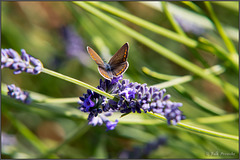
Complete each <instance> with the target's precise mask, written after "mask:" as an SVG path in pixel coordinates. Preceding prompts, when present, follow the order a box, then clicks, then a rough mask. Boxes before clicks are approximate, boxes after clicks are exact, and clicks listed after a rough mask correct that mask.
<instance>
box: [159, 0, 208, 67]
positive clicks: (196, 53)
mask: <svg viewBox="0 0 240 160" xmlns="http://www.w3.org/2000/svg"><path fill="white" fill-rule="evenodd" d="M162 7H163V12H164V13H165V14H166V16H167V18H168V20H169V21H170V23H171V25H172V26H173V28H174V29H175V31H176V32H177V33H179V34H180V35H182V36H184V37H187V35H186V34H185V32H184V31H183V30H182V28H181V27H180V26H179V25H178V23H177V22H176V21H175V19H174V18H173V16H172V14H171V13H170V12H169V10H168V8H167V3H166V2H164V1H163V2H162ZM187 38H188V37H187ZM189 49H190V51H191V52H192V53H193V55H194V56H195V57H196V58H197V59H198V60H199V61H200V62H201V63H202V64H203V65H204V67H209V65H208V64H207V62H206V61H205V60H204V59H203V57H202V56H201V55H200V54H199V53H198V51H197V50H196V49H194V48H191V47H190V48H189Z"/></svg>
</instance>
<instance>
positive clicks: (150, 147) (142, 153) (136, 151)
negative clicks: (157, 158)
mask: <svg viewBox="0 0 240 160" xmlns="http://www.w3.org/2000/svg"><path fill="white" fill-rule="evenodd" d="M166 142H167V138H166V137H162V136H159V137H158V138H157V139H155V140H154V141H151V142H148V143H146V144H145V145H144V146H142V147H140V146H136V147H133V149H132V150H124V151H122V152H121V153H120V155H119V158H120V159H132V158H134V159H139V158H141V159H145V158H148V156H149V154H151V152H153V151H155V150H157V149H158V148H159V147H160V146H163V145H165V144H166Z"/></svg>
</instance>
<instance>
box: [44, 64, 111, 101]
mask: <svg viewBox="0 0 240 160" xmlns="http://www.w3.org/2000/svg"><path fill="white" fill-rule="evenodd" d="M42 72H44V73H46V74H49V75H52V76H54V77H58V78H60V79H63V80H65V81H68V82H71V83H74V84H77V85H79V86H82V87H85V88H87V89H90V90H92V91H94V92H96V93H98V94H101V95H103V96H105V97H107V98H110V99H113V98H114V96H112V95H110V94H108V93H106V92H104V91H102V90H100V89H97V88H95V87H93V86H91V85H89V84H87V83H84V82H81V81H79V80H77V79H74V78H71V77H68V76H65V75H63V74H61V73H57V72H54V71H52V70H49V69H46V68H43V70H42Z"/></svg>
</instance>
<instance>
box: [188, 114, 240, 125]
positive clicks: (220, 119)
mask: <svg viewBox="0 0 240 160" xmlns="http://www.w3.org/2000/svg"><path fill="white" fill-rule="evenodd" d="M238 119H239V115H238V113H233V114H226V115H221V116H211V117H201V118H197V119H194V120H193V122H195V121H196V122H197V123H201V124H215V123H225V122H232V121H237V120H238Z"/></svg>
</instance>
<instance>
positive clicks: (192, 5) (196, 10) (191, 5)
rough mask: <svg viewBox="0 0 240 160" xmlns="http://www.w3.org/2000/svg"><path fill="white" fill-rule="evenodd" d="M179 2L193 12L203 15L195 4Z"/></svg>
mask: <svg viewBox="0 0 240 160" xmlns="http://www.w3.org/2000/svg"><path fill="white" fill-rule="evenodd" d="M179 2H180V3H183V4H185V5H187V6H188V7H190V8H191V9H192V10H194V11H195V12H197V13H199V14H202V15H204V12H203V10H202V9H201V8H200V7H198V6H197V5H196V4H195V3H193V2H191V1H179Z"/></svg>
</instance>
